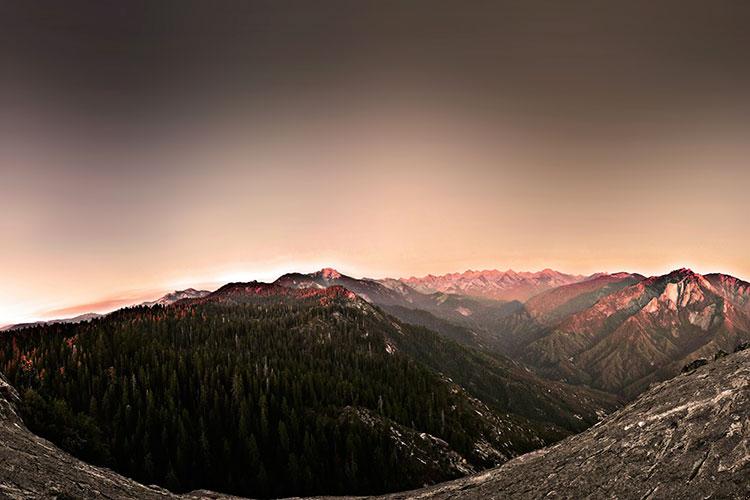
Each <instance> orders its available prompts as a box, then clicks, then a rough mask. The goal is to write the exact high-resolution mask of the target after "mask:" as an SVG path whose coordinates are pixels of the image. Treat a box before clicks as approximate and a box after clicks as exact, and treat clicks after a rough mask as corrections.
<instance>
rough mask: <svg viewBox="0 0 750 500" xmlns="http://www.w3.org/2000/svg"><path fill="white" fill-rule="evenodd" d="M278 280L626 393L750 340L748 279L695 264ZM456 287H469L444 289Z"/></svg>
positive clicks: (550, 373)
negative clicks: (655, 271)
mask: <svg viewBox="0 0 750 500" xmlns="http://www.w3.org/2000/svg"><path fill="white" fill-rule="evenodd" d="M276 283H277V284H279V285H282V286H287V287H296V288H311V287H315V288H322V287H326V286H331V285H338V286H343V287H345V288H347V289H349V290H351V291H353V292H355V293H357V294H358V295H360V296H361V297H363V298H364V299H365V300H367V301H369V302H372V303H374V304H377V305H379V306H381V307H382V308H383V309H384V310H386V311H387V312H389V313H390V314H392V315H394V316H396V317H397V318H399V319H401V320H402V321H405V322H407V323H414V324H419V325H422V326H425V327H427V328H430V329H432V330H435V331H437V332H438V333H441V334H443V335H444V336H446V337H449V338H451V339H453V340H455V341H457V342H460V343H463V344H464V345H467V346H469V347H473V348H480V349H484V350H487V351H490V352H495V353H499V354H502V355H507V356H512V357H520V358H521V359H523V360H524V361H525V362H526V363H527V364H528V365H530V366H533V367H535V368H536V369H537V370H539V373H540V374H542V375H544V376H546V377H551V378H556V379H560V380H564V381H568V382H573V383H576V384H585V385H590V386H592V387H595V388H598V389H602V390H605V391H608V392H611V393H614V394H619V395H623V396H626V397H628V398H632V397H634V396H636V395H637V394H639V393H640V392H641V391H642V390H644V389H645V388H646V387H647V386H648V385H649V384H650V383H652V382H655V381H659V380H663V379H665V378H669V377H671V376H674V375H675V374H676V373H678V372H679V370H680V368H681V367H682V366H684V365H685V364H687V363H689V362H690V361H692V360H694V359H696V358H700V357H705V356H711V355H713V353H715V352H716V351H717V350H725V351H727V352H729V351H731V350H732V349H734V347H735V346H736V345H737V344H739V343H741V342H743V341H747V340H750V284H748V283H747V282H745V281H742V280H740V279H737V278H734V277H732V276H728V275H724V274H708V275H706V276H702V275H700V274H698V273H695V272H693V271H691V270H689V269H679V270H676V271H673V272H671V273H669V274H666V275H663V276H653V277H649V278H646V277H644V276H642V275H639V274H631V273H625V272H620V273H614V274H606V273H598V274H595V275H592V276H589V277H582V276H572V275H566V274H562V273H558V272H556V271H551V270H545V271H541V272H539V273H515V272H510V271H509V272H505V273H504V272H499V271H483V272H473V271H467V272H466V273H462V274H450V275H445V276H441V277H434V276H428V277H427V278H420V279H416V278H409V279H406V280H393V279H384V280H372V279H355V278H351V277H349V276H345V275H343V274H341V273H339V272H337V271H335V270H333V269H324V270H322V271H319V272H316V273H310V274H299V273H294V274H288V275H285V276H282V277H281V278H279V279H278V280H277V281H276ZM557 283H564V284H562V285H559V286H555V284H557ZM532 286H536V287H537V289H538V290H541V291H539V292H538V293H537V294H536V295H533V296H531V297H530V298H528V299H527V300H525V301H521V300H495V299H491V298H488V297H492V296H499V295H501V292H500V290H502V294H505V296H506V297H511V296H515V297H522V296H525V295H526V294H528V293H529V290H531V287H532ZM459 289H460V290H462V291H463V292H464V293H452V292H447V291H446V290H459ZM469 293H470V294H469Z"/></svg>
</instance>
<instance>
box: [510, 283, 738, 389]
mask: <svg viewBox="0 0 750 500" xmlns="http://www.w3.org/2000/svg"><path fill="white" fill-rule="evenodd" d="M713 279H714V281H719V280H718V278H713ZM721 282H723V283H725V284H727V285H726V286H724V287H715V286H714V285H713V284H712V283H711V280H709V279H707V278H706V277H704V276H701V275H700V274H697V273H694V272H692V271H690V270H689V269H679V270H677V271H674V272H672V273H669V274H667V275H664V276H654V277H651V278H647V279H644V280H641V281H638V282H637V283H635V284H632V285H629V286H626V287H624V288H620V289H619V290H615V291H613V292H612V293H609V294H608V295H606V296H604V297H602V298H600V299H599V300H598V301H597V302H596V303H595V304H594V305H592V306H591V307H589V308H586V309H583V310H582V311H580V312H577V313H575V314H572V315H570V316H567V317H565V318H564V319H562V320H561V321H560V322H559V324H557V325H556V326H554V327H552V328H550V329H548V330H547V331H546V332H544V334H543V335H541V336H540V338H539V339H538V340H536V341H534V342H532V343H531V344H529V345H528V346H526V347H525V349H524V359H525V360H526V361H527V362H529V363H530V364H532V365H535V366H537V367H539V369H540V370H541V371H542V373H545V374H546V375H548V376H551V377H557V378H561V379H564V380H568V381H571V382H575V383H583V384H588V385H591V386H593V387H597V388H599V389H603V390H606V391H609V392H613V393H622V394H625V395H626V396H631V397H632V396H635V395H637V394H638V393H640V392H641V391H642V390H643V389H645V388H646V387H647V386H648V384H649V383H651V382H654V381H658V380H664V379H665V378H669V377H671V376H674V375H675V374H676V373H678V372H679V370H680V368H681V367H682V366H684V365H685V364H687V363H688V362H690V361H691V360H693V359H696V358H699V357H706V356H712V355H713V353H715V352H716V351H718V350H724V351H727V352H731V351H732V350H733V349H734V348H735V346H736V345H738V344H739V343H741V342H743V341H747V340H748V339H750V317H749V316H748V314H747V313H746V312H745V310H744V304H745V303H744V302H742V300H744V295H743V293H742V290H743V288H742V286H736V285H737V280H728V279H724V280H721ZM728 283H734V284H735V287H734V288H731V287H729V285H728ZM728 290H732V291H733V290H737V291H736V293H735V292H732V293H731V294H730V293H728Z"/></svg>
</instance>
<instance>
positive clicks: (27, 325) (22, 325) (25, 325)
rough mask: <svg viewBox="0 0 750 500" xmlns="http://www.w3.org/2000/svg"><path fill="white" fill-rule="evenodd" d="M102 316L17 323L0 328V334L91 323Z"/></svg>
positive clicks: (82, 315)
mask: <svg viewBox="0 0 750 500" xmlns="http://www.w3.org/2000/svg"><path fill="white" fill-rule="evenodd" d="M101 316H102V314H97V313H86V314H81V315H78V316H75V317H73V318H64V319H50V320H47V321H34V322H32V323H17V324H15V325H6V326H3V327H2V328H0V332H4V331H8V330H19V329H21V328H30V327H33V326H41V325H54V324H56V323H81V322H83V321H91V320H92V319H96V318H100V317H101Z"/></svg>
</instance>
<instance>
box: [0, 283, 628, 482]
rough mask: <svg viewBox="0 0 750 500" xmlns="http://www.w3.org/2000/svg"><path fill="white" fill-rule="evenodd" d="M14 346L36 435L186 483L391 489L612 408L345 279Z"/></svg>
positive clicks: (17, 337) (262, 288)
mask: <svg viewBox="0 0 750 500" xmlns="http://www.w3.org/2000/svg"><path fill="white" fill-rule="evenodd" d="M2 341H3V342H2V346H1V347H0V366H1V367H2V370H3V371H4V372H5V373H6V374H7V375H8V377H9V379H10V380H11V381H12V383H13V384H14V385H15V386H16V387H17V388H18V389H19V391H20V392H21V393H22V395H23V403H22V405H21V409H22V413H23V415H24V419H25V421H26V423H27V425H29V427H30V428H31V429H32V430H33V431H35V432H38V433H40V434H41V435H42V436H45V437H48V438H49V439H51V440H52V441H53V442H55V443H57V444H58V445H60V446H61V447H63V448H64V449H66V450H68V451H70V452H72V453H74V454H75V455H76V456H78V457H81V458H84V459H86V460H88V461H91V462H93V463H97V464H106V465H111V466H112V467H113V468H114V469H115V470H117V471H120V472H122V473H125V474H127V475H128V476H130V477H134V478H135V479H137V480H140V481H142V482H145V483H152V482H159V483H160V484H163V485H165V486H167V487H169V488H170V489H172V490H174V491H188V490H192V489H196V488H209V489H212V490H216V491H223V492H228V493H236V494H243V495H248V496H269V495H274V496H276V495H301V494H316V493H340V494H342V493H350V494H351V493H377V492H383V491H395V490H399V489H404V488H409V487H414V486H417V485H421V484H425V483H428V484H430V483H434V482H438V481H442V480H445V479H450V478H453V477H459V476H461V475H464V474H466V473H468V472H471V471H475V470H481V469H483V468H486V467H489V466H493V465H496V464H499V463H502V462H504V461H506V460H508V459H509V458H511V457H513V456H516V455H518V454H521V453H524V452H526V451H529V450H532V449H536V448H538V447H540V446H543V445H545V444H548V443H550V442H553V441H556V440H558V439H560V438H562V437H564V436H565V435H568V434H570V433H572V432H577V431H579V430H581V429H583V428H585V427H587V426H588V425H591V424H593V423H595V422H596V421H598V419H599V418H600V416H601V415H602V414H603V413H604V412H605V411H608V410H609V409H611V408H612V407H613V406H614V404H615V401H614V400H612V398H610V397H608V396H605V395H602V394H599V393H595V392H593V391H588V390H584V389H571V388H568V387H567V386H564V385H563V384H557V383H550V382H544V381H542V380H540V379H538V378H536V377H535V376H533V375H532V374H530V373H529V372H527V371H526V370H524V369H522V368H521V367H520V366H516V365H514V364H513V363H510V362H509V361H505V360H502V359H500V358H493V357H489V356H487V355H485V354H483V353H478V352H476V351H471V350H468V349H465V348H463V347H461V346H459V345H457V344H455V343H454V342H452V341H450V340H447V339H444V338H442V337H440V336H439V335H437V334H435V333H434V332H431V331H429V330H426V329H423V328H418V327H412V326H409V325H406V324H402V323H399V322H398V321H397V320H395V319H393V318H391V317H389V316H387V315H386V314H384V313H383V312H382V311H380V310H379V309H377V308H376V307H373V306H372V305H370V304H369V303H367V302H366V301H364V300H362V299H361V298H360V297H358V296H357V295H356V294H354V293H353V292H351V291H349V290H346V289H344V288H342V287H339V286H331V287H328V288H325V289H320V288H300V289H295V288H287V287H282V286H279V285H269V284H263V283H232V284H229V285H226V286H224V287H222V288H220V289H219V290H217V291H216V292H214V293H212V294H210V295H208V296H205V297H199V298H195V299H185V300H181V301H178V302H176V303H174V304H172V305H169V306H166V307H164V306H159V305H155V306H152V307H136V308H131V309H125V310H121V311H117V312H115V313H112V314H110V315H108V316H106V317H104V318H100V319H96V320H93V321H92V322H89V323H82V324H57V325H47V326H42V327H37V328H29V329H25V330H21V331H17V332H12V333H9V334H6V335H4V336H3V337H2ZM407 381H408V382H407ZM425 457H426V458H425ZM247 470H253V471H255V473H254V475H252V476H248V475H247V472H246V471H247Z"/></svg>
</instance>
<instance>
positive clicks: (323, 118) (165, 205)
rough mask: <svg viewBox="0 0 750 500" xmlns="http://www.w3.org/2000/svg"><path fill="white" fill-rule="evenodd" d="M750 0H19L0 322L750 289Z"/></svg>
mask: <svg viewBox="0 0 750 500" xmlns="http://www.w3.org/2000/svg"><path fill="white" fill-rule="evenodd" d="M748 25H750V4H747V2H741V1H737V2H725V1H710V2H709V1H706V2H690V1H687V2H686V1H683V2H676V1H675V2H673V1H669V2H664V1H632V2H598V1H593V0H592V1H586V2H580V1H570V2H556V1H535V0H529V1H527V0H524V1H513V2H508V1H498V2H481V1H477V2H423V1H413V2H396V1H387V0H385V1H377V2H375V1H373V2H369V1H362V2H330V1H321V2H295V1H287V2H243V3H238V2H221V1H219V2H196V1H183V2H142V3H141V2H127V3H124V2H118V1H109V0H106V1H96V2H78V1H72V2H65V3H61V2H41V1H37V2H13V3H11V2H2V3H0V64H2V67H3V71H2V72H0V324H3V323H11V322H17V321H25V320H30V319H36V318H48V317H54V316H57V315H72V314H73V313H75V312H83V311H85V310H86V309H87V308H88V309H89V310H94V309H99V310H106V309H111V308H113V307H117V306H119V305H122V304H127V303H132V302H134V301H137V300H141V299H145V298H153V297H155V296H157V295H159V294H161V293H163V292H164V291H167V290H173V289H176V288H185V287H187V286H206V287H210V286H214V287H215V286H218V285H219V284H221V283H223V282H226V281H237V280H251V279H259V280H271V279H274V278H275V277H276V276H278V275H280V274H282V273H283V272H286V271H290V270H299V271H312V270H315V269H319V268H321V267H324V266H332V267H336V268H338V269H339V270H341V271H342V272H347V273H349V274H352V275H355V276H371V277H385V276H391V277H396V276H412V275H424V274H428V273H433V274H441V273H445V272H453V271H463V270H466V269H485V268H486V269H495V268H497V269H503V270H504V269H508V268H513V269H515V270H538V269H543V268H547V267H551V268H554V269H558V270H560V271H564V272H571V273H593V272H598V271H620V270H628V271H635V272H641V273H644V274H658V273H662V272H666V271H669V270H670V269H673V268H678V267H691V268H693V269H695V270H697V271H699V272H710V271H721V272H726V273H729V274H733V275H735V276H738V277H741V278H744V279H749V278H750V259H748V257H747V248H748V247H749V246H750V231H747V213H748V211H747V194H748V191H749V190H750V168H748V164H747V163H748V160H747V158H750V122H748V116H750V113H749V111H750V109H749V108H750V98H749V97H750V95H749V94H750V66H749V65H748V64H747V63H746V60H747V57H748V47H750V31H749V30H747V26H748Z"/></svg>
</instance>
